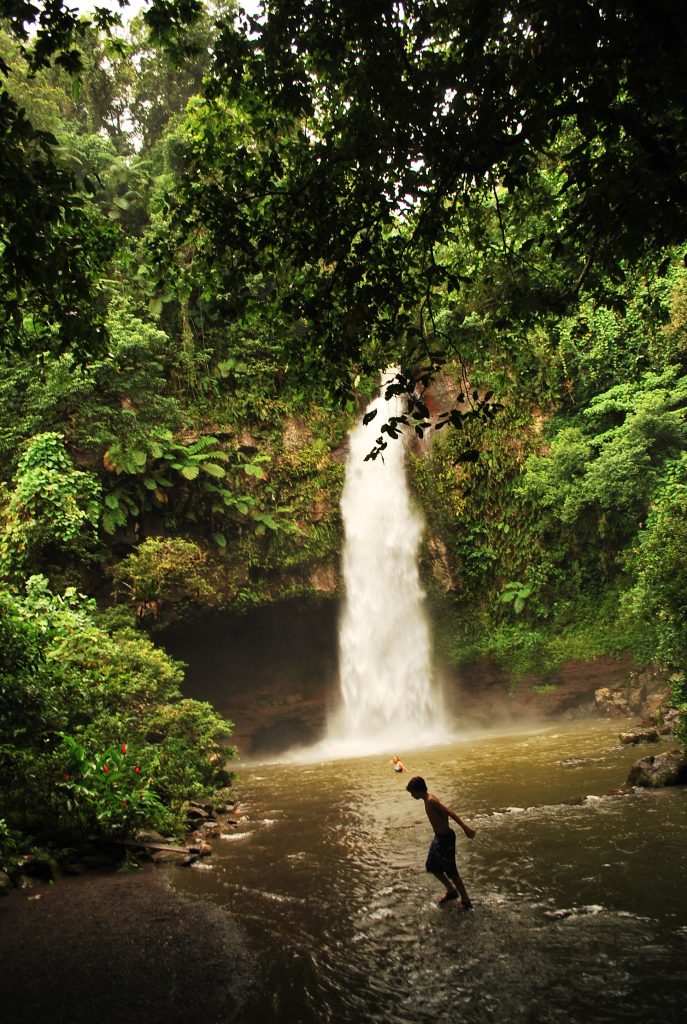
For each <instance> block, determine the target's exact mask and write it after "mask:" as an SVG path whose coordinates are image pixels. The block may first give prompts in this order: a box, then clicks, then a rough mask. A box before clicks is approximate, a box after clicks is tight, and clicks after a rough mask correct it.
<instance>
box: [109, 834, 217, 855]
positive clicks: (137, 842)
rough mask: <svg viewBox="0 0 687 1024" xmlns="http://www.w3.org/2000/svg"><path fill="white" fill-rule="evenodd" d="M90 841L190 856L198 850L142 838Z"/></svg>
mask: <svg viewBox="0 0 687 1024" xmlns="http://www.w3.org/2000/svg"><path fill="white" fill-rule="evenodd" d="M91 841H92V842H96V843H100V844H104V845H105V846H133V847H136V848H137V849H138V848H142V849H145V850H169V851H170V852H171V853H185V854H186V855H187V856H192V855H193V854H194V853H197V852H198V847H197V846H172V845H171V844H170V843H152V842H147V841H144V840H143V839H102V838H100V837H93V839H92V840H91Z"/></svg>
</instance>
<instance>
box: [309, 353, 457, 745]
mask: <svg viewBox="0 0 687 1024" xmlns="http://www.w3.org/2000/svg"><path fill="white" fill-rule="evenodd" d="M395 372H396V371H395V370H394V369H390V370H387V371H386V372H385V373H384V374H383V375H382V388H381V392H382V393H381V394H380V396H379V397H378V398H377V399H375V401H374V402H372V403H371V404H370V405H369V406H368V408H367V410H366V413H367V414H370V413H372V412H373V411H374V412H375V413H376V414H375V416H374V419H373V420H372V421H371V422H370V423H369V424H368V425H365V424H364V422H363V421H361V422H360V424H359V425H358V426H357V427H356V428H355V429H354V430H353V431H352V433H351V435H350V446H349V453H348V463H347V467H346V481H345V485H344V490H343V495H342V498H341V514H342V519H343V524H344V538H345V539H344V549H343V565H342V569H343V578H344V584H345V592H346V596H345V602H344V606H343V611H342V614H341V621H340V624H339V679H340V688H341V702H340V706H339V707H338V708H337V709H336V710H335V711H334V712H333V713H331V714H330V717H329V721H328V725H327V732H326V735H325V737H324V739H323V740H322V741H321V742H320V743H318V744H317V745H316V746H315V747H312V748H310V749H309V750H303V751H300V752H293V757H294V759H298V760H302V759H308V760H312V759H318V758H321V759H323V760H325V759H328V758H339V757H353V756H358V755H365V754H373V753H377V752H380V751H389V752H390V753H393V752H396V751H397V750H400V751H403V750H408V749H412V748H417V747H422V746H426V745H429V744H436V743H441V742H443V741H448V739H449V738H450V737H449V733H448V730H447V728H446V725H445V722H444V716H443V713H442V708H441V702H440V699H439V696H438V694H437V693H436V692H435V688H434V686H433V685H432V669H431V660H432V659H431V643H430V634H429V627H428V624H427V620H426V617H425V613H424V595H423V592H422V588H421V586H420V579H419V574H418V554H419V547H420V542H421V539H422V530H423V523H422V519H421V517H420V515H419V513H418V511H417V510H416V509H415V508H414V507H413V505H412V503H411V498H410V493H409V489H408V483H407V478H406V466H405V443H404V440H403V438H402V437H401V438H399V439H396V440H389V443H388V445H387V448H386V450H385V451H384V453H383V457H381V456H378V457H377V458H376V459H371V460H367V461H366V460H365V456H366V455H367V453H368V452H369V451H370V449H371V448H372V447H373V444H374V439H375V437H376V436H377V435H378V432H379V430H380V427H381V425H382V424H383V423H385V422H386V421H387V420H388V418H389V417H390V416H399V415H401V413H402V411H403V410H402V409H401V407H400V399H399V398H398V397H397V396H393V397H391V398H390V400H388V401H387V400H386V399H385V398H384V390H385V384H386V383H387V382H389V381H390V380H391V379H393V376H394V374H395Z"/></svg>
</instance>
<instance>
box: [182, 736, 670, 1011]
mask: <svg viewBox="0 0 687 1024" xmlns="http://www.w3.org/2000/svg"><path fill="white" fill-rule="evenodd" d="M617 732H618V726H617V724H613V723H599V722H595V723H592V724H588V723H587V724H580V723H577V724H574V725H570V724H566V725H562V726H558V727H555V728H548V729H545V730H543V731H539V732H532V733H529V734H528V733H523V732H519V733H513V734H510V735H507V736H494V737H483V738H474V739H465V740H462V741H458V742H453V743H451V744H449V745H444V746H440V747H434V748H431V749H425V750H418V751H408V750H399V751H398V753H399V754H400V755H401V757H402V759H403V760H404V761H405V763H406V764H407V765H408V767H409V768H410V769H411V771H412V772H413V773H417V774H422V775H424V776H425V777H426V778H427V781H428V784H429V786H430V789H431V790H433V791H434V792H435V793H436V794H437V795H438V796H439V797H440V798H441V799H442V800H443V801H444V802H445V803H447V804H448V805H449V806H451V807H453V808H454V809H455V810H457V811H458V813H459V814H461V816H463V817H465V818H466V819H467V820H469V821H470V822H471V823H472V825H473V826H474V827H475V828H476V829H477V837H476V838H475V839H474V840H473V841H472V842H470V841H468V840H467V839H466V838H465V837H464V836H463V834H462V832H459V834H458V863H459V869H460V870H461V874H462V875H463V878H464V880H465V883H466V885H467V888H468V891H469V892H470V895H471V896H472V898H473V900H474V902H475V909H474V911H473V912H470V913H460V912H459V911H457V909H456V907H455V904H454V905H450V906H448V907H445V908H439V907H438V906H437V903H436V900H437V897H438V896H439V895H440V893H441V890H440V887H439V886H438V883H437V882H436V880H435V879H433V878H432V877H431V876H429V875H427V874H426V873H425V872H424V859H425V855H426V848H427V844H428V841H429V837H430V834H429V827H428V824H427V821H426V819H425V816H424V809H423V805H422V803H420V802H416V801H414V800H413V799H412V798H411V797H410V796H409V794H407V793H406V792H405V790H404V785H405V782H406V781H407V778H408V776H403V775H401V776H398V775H395V774H394V773H393V771H392V770H391V766H390V763H389V757H390V753H392V752H390V753H389V755H375V756H373V757H367V758H357V759H353V760H340V761H335V762H329V763H316V764H270V765H254V766H251V767H243V768H242V769H241V771H240V781H239V783H238V784H237V792H238V794H239V795H240V797H241V804H240V806H239V807H238V808H237V811H236V816H237V818H238V819H239V823H238V825H237V827H236V828H235V829H232V830H231V832H229V833H227V834H226V835H225V837H224V838H221V839H219V838H218V839H217V840H216V842H215V852H214V854H213V856H212V858H211V859H210V861H208V862H200V863H199V866H198V867H197V868H195V869H191V870H186V871H184V870H183V869H179V870H177V871H176V872H175V873H174V875H173V881H174V884H175V885H176V886H177V887H178V888H180V889H182V890H184V891H192V892H195V893H196V894H199V895H202V896H204V897H205V898H208V899H211V900H213V901H215V902H217V903H218V904H220V905H221V906H223V907H225V908H226V910H227V911H228V912H230V913H231V914H233V915H235V916H236V918H237V919H238V920H240V922H241V923H242V925H243V927H244V929H245V931H246V932H247V934H248V935H249V936H250V942H251V943H252V946H253V949H254V951H255V952H256V953H257V954H258V958H259V963H260V964H261V965H262V969H263V972H264V973H263V976H262V977H261V979H260V984H259V985H258V986H257V987H256V991H255V992H254V993H253V996H252V997H251V1003H250V1006H249V1010H248V1012H247V1015H246V1020H247V1021H249V1020H250V1021H259V1022H260V1024H301V1022H303V1024H305V1022H311V1021H312V1022H315V1021H318V1022H320V1021H336V1022H337V1024H344V1022H351V1024H353V1022H363V1021H365V1022H367V1021H370V1022H377V1021H378V1022H380V1024H381V1022H384V1024H420V1022H424V1021H427V1022H429V1021H438V1022H449V1021H450V1022H454V1024H461V1022H465V1024H468V1022H469V1024H473V1022H474V1024H478V1022H483V1021H492V1020H493V1021H505V1022H518V1024H520V1022H523V1024H525V1022H532V1024H534V1022H535V1021H543V1022H559V1021H560V1022H563V1021H565V1022H570V1021H573V1022H578V1021H584V1022H592V1021H593V1022H606V1021H608V1022H612V1021H613V1022H615V1021H644V1020H646V1019H649V1018H651V1017H654V1018H656V1019H660V1020H661V1021H663V1022H672V1021H675V1022H677V1021H678V1020H680V1021H681V1020H682V1019H683V1017H684V1013H683V1010H684V1005H685V991H687V884H686V882H685V869H684V851H685V848H686V847H687V790H685V789H666V790H661V791H658V792H643V791H634V792H632V793H631V794H630V795H618V794H616V793H615V792H614V791H616V790H617V789H618V787H620V786H622V784H623V783H624V781H625V778H626V775H627V771H628V768H629V765H630V764H631V763H632V762H633V761H634V760H636V759H637V757H638V756H640V755H642V754H645V753H647V752H648V748H646V747H645V748H641V749H639V750H638V749H637V748H632V749H628V748H621V747H619V746H618V744H617ZM650 749H651V750H652V751H655V750H656V748H655V747H652V748H650ZM578 800H582V802H576V801H578ZM565 801H573V802H568V803H566V802H565ZM230 975H231V965H228V977H230Z"/></svg>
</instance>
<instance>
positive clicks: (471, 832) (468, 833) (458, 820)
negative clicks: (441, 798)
mask: <svg viewBox="0 0 687 1024" xmlns="http://www.w3.org/2000/svg"><path fill="white" fill-rule="evenodd" d="M444 810H445V811H446V813H447V814H448V816H449V818H453V820H454V821H455V823H456V824H457V825H460V827H461V828H462V830H463V832H464V833H465V835H466V836H467V837H468V839H474V838H475V830H474V828H470V826H469V825H466V824H465V822H464V821H463V819H462V818H459V817H458V815H457V814H456V812H455V811H452V810H451V808H450V807H445V808H444Z"/></svg>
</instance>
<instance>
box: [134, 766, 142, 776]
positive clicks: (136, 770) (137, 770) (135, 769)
mask: <svg viewBox="0 0 687 1024" xmlns="http://www.w3.org/2000/svg"><path fill="white" fill-rule="evenodd" d="M134 771H135V772H136V774H137V775H138V774H139V772H140V771H141V769H140V768H139V767H138V765H136V767H135V768H134Z"/></svg>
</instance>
